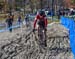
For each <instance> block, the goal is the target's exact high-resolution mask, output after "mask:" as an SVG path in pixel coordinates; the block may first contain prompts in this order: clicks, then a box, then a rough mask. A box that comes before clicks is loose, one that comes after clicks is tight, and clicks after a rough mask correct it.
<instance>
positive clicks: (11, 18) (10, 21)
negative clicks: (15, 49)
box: [6, 15, 13, 32]
mask: <svg viewBox="0 0 75 59" xmlns="http://www.w3.org/2000/svg"><path fill="white" fill-rule="evenodd" d="M6 23H7V27H8V29H9V31H10V32H12V23H13V17H12V15H11V16H8V18H7V19H6Z"/></svg>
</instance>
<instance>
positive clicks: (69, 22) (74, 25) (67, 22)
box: [60, 16, 75, 59]
mask: <svg viewBox="0 0 75 59" xmlns="http://www.w3.org/2000/svg"><path fill="white" fill-rule="evenodd" d="M60 23H61V24H62V25H63V26H65V27H66V28H68V29H69V38H70V47H71V50H72V53H73V54H74V59H75V20H74V19H69V18H66V17H63V16H62V17H61V20H60Z"/></svg>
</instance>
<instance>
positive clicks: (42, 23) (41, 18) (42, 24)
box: [33, 11, 48, 46]
mask: <svg viewBox="0 0 75 59" xmlns="http://www.w3.org/2000/svg"><path fill="white" fill-rule="evenodd" d="M36 24H37V25H38V37H40V38H39V40H41V41H42V43H44V45H45V46H47V44H46V31H47V24H48V22H47V17H46V15H45V12H44V11H39V12H38V14H37V15H36V17H35V19H34V26H33V28H34V29H33V32H34V31H35V28H36ZM42 30H44V35H45V38H44V39H42V38H41V37H43V35H42V32H41V31H42Z"/></svg>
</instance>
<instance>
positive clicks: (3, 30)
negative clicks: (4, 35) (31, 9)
mask: <svg viewBox="0 0 75 59" xmlns="http://www.w3.org/2000/svg"><path fill="white" fill-rule="evenodd" d="M20 26H21V25H15V26H12V27H10V28H4V29H2V30H0V33H1V32H6V31H8V30H9V29H11V28H12V29H15V28H18V27H20Z"/></svg>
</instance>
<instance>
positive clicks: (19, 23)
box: [17, 15, 22, 26]
mask: <svg viewBox="0 0 75 59" xmlns="http://www.w3.org/2000/svg"><path fill="white" fill-rule="evenodd" d="M17 22H18V25H19V26H20V25H21V23H22V19H21V16H20V15H19V16H18V20H17Z"/></svg>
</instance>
